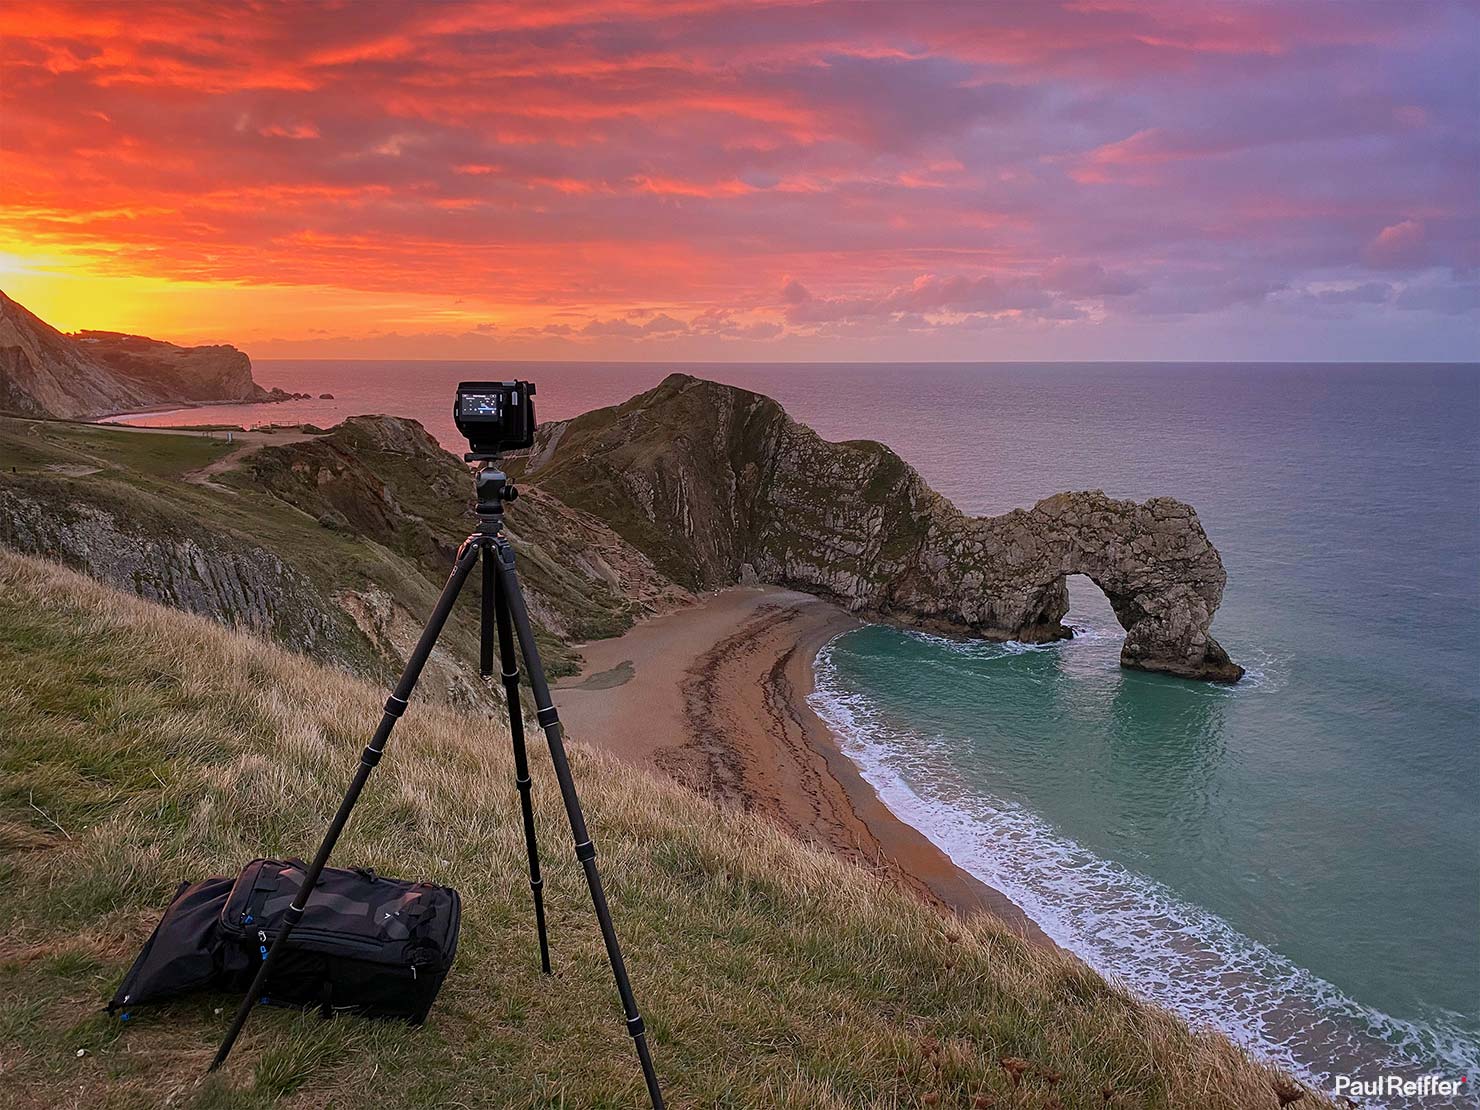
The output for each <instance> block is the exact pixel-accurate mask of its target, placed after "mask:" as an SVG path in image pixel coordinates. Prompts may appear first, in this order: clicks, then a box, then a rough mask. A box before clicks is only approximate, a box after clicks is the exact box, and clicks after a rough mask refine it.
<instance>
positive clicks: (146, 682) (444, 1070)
mask: <svg viewBox="0 0 1480 1110" xmlns="http://www.w3.org/2000/svg"><path fill="white" fill-rule="evenodd" d="M382 700H383V692H381V691H379V690H376V689H373V688H372V687H370V686H367V685H364V684H362V683H361V682H359V681H357V680H355V679H353V678H350V677H348V676H347V675H344V674H341V673H339V672H336V671H331V670H327V669H324V668H320V667H318V666H316V665H314V664H312V663H310V662H308V661H306V660H304V659H302V658H299V657H295V656H292V655H289V654H287V653H284V652H282V651H280V650H278V649H276V648H274V647H271V646H269V645H267V644H265V643H264V642H262V641H260V640H256V639H253V638H250V637H248V636H245V635H241V634H234V633H230V632H226V631H223V630H222V629H221V628H219V627H218V626H216V625H215V624H212V623H210V622H208V621H206V620H203V619H197V618H192V617H187V616H182V615H180V614H177V613H174V612H171V611H168V610H165V609H162V608H159V607H156V606H153V605H150V604H148V603H145V602H141V601H138V600H136V599H135V598H133V597H131V596H126V595H123V594H120V593H117V592H114V591H112V590H109V589H107V588H105V587H102V586H99V585H97V584H95V583H93V582H92V581H90V580H88V579H85V578H82V577H79V576H77V575H74V574H71V573H70V572H67V571H64V570H60V569H58V568H56V567H54V566H52V565H50V564H46V563H42V562H39V561H37V560H32V559H27V558H23V557H19V556H15V555H11V554H8V553H4V552H0V784H3V785H0V820H3V822H4V824H3V825H0V836H3V841H0V843H3V845H4V847H5V856H4V862H3V865H0V867H3V870H0V886H3V888H4V890H5V891H6V896H5V897H4V898H3V899H0V998H3V999H4V1000H5V1004H4V1005H3V1006H0V1103H3V1104H6V1105H12V1104H13V1105H19V1106H38V1107H39V1106H45V1107H65V1106H84V1105H85V1106H87V1107H89V1108H96V1107H113V1106H120V1107H122V1106H158V1105H164V1104H166V1103H168V1104H170V1105H175V1106H202V1107H205V1106H210V1107H226V1106H244V1107H245V1106H268V1105H287V1106H331V1105H332V1106H366V1105H375V1106H377V1107H402V1106H406V1107H413V1106H418V1107H431V1106H529V1107H534V1106H542V1107H618V1106H627V1107H630V1106H639V1105H642V1103H643V1094H642V1087H641V1082H640V1079H639V1076H638V1073H637V1068H636V1063H635V1060H634V1059H633V1057H632V1053H631V1042H630V1041H629V1040H628V1038H627V1035H626V1033H625V1030H624V1029H623V1026H622V1023H621V1020H620V1010H619V1008H618V1006H617V1003H616V999H615V992H614V990H613V988H612V984H611V980H610V977H609V973H608V970H607V967H606V964H605V961H604V958H603V954H602V949H601V944H600V937H599V935H598V933H597V930H596V926H595V920H594V918H593V916H592V914H591V911H590V906H589V903H588V901H587V897H586V891H585V887H584V885H583V883H582V880H581V877H580V872H579V870H578V868H577V867H576V866H575V864H574V861H573V859H572V854H571V850H570V839H569V833H568V829H567V828H566V827H565V824H564V815H563V811H562V810H561V809H560V808H559V799H558V795H557V793H556V791H555V788H554V783H553V776H552V775H551V774H550V773H549V766H548V761H547V760H545V759H543V758H540V759H537V760H536V765H535V771H534V773H535V779H536V795H537V802H538V821H539V826H540V832H541V836H542V846H543V848H544V857H545V860H546V861H547V879H546V884H547V885H546V889H547V897H548V899H549V904H550V914H551V927H552V942H553V957H554V961H555V968H556V974H555V977H554V979H553V980H547V979H544V978H542V977H541V976H540V975H539V974H538V964H537V959H536V956H535V949H534V936H533V928H532V924H531V913H530V909H529V902H528V898H529V896H528V887H527V881H526V879H527V876H526V873H525V869H524V868H525V865H524V858H523V851H524V849H523V842H522V838H521V834H520V829H519V821H518V816H517V798H516V794H515V792H514V787H513V774H512V770H511V761H510V758H509V756H508V752H507V740H506V734H505V732H504V729H503V726H502V725H501V724H498V723H490V722H488V721H484V720H478V719H475V718H471V717H467V716H463V715H460V714H457V713H454V712H452V711H449V710H446V709H443V708H439V707H435V706H430V705H414V706H413V708H412V710H411V712H409V713H408V714H407V716H406V718H405V720H404V721H403V722H402V724H401V726H400V727H399V729H398V730H397V732H396V734H395V735H394V736H393V738H392V740H391V744H390V748H389V751H388V756H387V758H386V760H385V762H383V763H382V764H381V766H380V769H379V770H378V771H377V772H376V774H375V775H374V776H373V777H372V779H371V784H370V787H369V789H368V790H367V792H366V795H365V797H364V799H363V800H362V802H361V804H360V806H359V808H358V809H357V810H356V813H355V818H354V820H353V821H352V822H351V824H350V827H349V830H348V832H347V834H346V838H345V840H344V841H343V843H342V846H341V850H340V853H339V855H338V856H337V857H336V860H335V862H336V863H338V864H340V865H347V864H351V863H355V864H369V865H372V866H374V867H376V868H378V869H380V870H382V871H384V872H387V873H390V874H397V875H404V876H414V877H418V878H427V879H432V880H435V881H438V882H443V883H448V884H451V885H455V886H457V887H458V888H459V889H460V890H461V891H462V892H463V896H464V900H465V913H464V926H463V928H464V935H463V945H462V949H461V951H460V953H459V957H458V963H457V966H456V968H455V969H454V971H453V973H452V975H451V977H450V978H449V980H448V983H447V986H446V988H445V989H444V992H443V994H442V997H441V999H440V1000H439V1002H438V1004H437V1006H436V1008H435V1009H434V1010H433V1014H432V1018H431V1020H430V1021H429V1023H428V1024H427V1025H426V1026H425V1027H423V1028H421V1029H407V1028H405V1027H403V1026H399V1025H395V1024H391V1023H383V1022H371V1021H362V1020H357V1019H339V1020H336V1021H333V1022H321V1021H319V1019H318V1018H316V1017H313V1016H303V1015H296V1014H290V1013H287V1012H284V1011H277V1010H264V1011H259V1012H258V1013H257V1014H256V1015H255V1017H254V1020H253V1023H252V1025H251V1026H250V1027H249V1030H248V1033H247V1035H246V1037H245V1038H244V1039H243V1041H242V1042H241V1044H240V1045H239V1046H238V1048H237V1051H236V1054H235V1056H234V1057H233V1060H232V1063H231V1065H230V1066H229V1068H228V1069H227V1071H226V1073H225V1074H224V1075H222V1076H220V1077H217V1078H215V1079H212V1080H211V1081H208V1082H203V1081H202V1080H201V1074H202V1072H203V1071H204V1068H205V1065H206V1062H207V1061H208V1059H209V1057H210V1054H211V1051H212V1049H213V1047H214V1045H215V1043H216V1041H217V1040H218V1038H219V1035H220V1033H221V1031H222V1030H223V1028H224V1025H225V1022H226V1020H227V1016H228V1015H229V1012H230V1008H231V1006H232V1004H233V1001H234V1000H232V999H229V998H224V997H211V998H203V999H197V1000H189V1001H183V1002H180V1003H177V1004H173V1005H170V1006H167V1007H162V1008H158V1009H156V1010H154V1011H152V1012H148V1013H140V1014H138V1015H137V1016H136V1017H135V1018H134V1020H132V1021H131V1022H129V1023H128V1024H127V1025H120V1024H119V1023H118V1022H116V1021H114V1020H111V1019H108V1018H107V1017H105V1016H104V1015H102V1014H101V1013H100V1012H99V1008H100V1007H101V1005H102V1004H103V1002H104V1001H105V1000H106V998H107V996H108V995H109V994H111V992H112V989H113V987H114V986H115V985H116V983H117V981H118V980H119V978H120V977H121V975H122V973H123V971H124V970H125V969H126V967H127V965H128V963H129V961H130V960H131V958H132V956H133V954H134V952H135V951H136V950H137V948H138V946H139V944H140V943H142V941H143V939H144V938H145V936H146V935H147V933H148V931H149V929H150V928H151V927H152V925H153V923H154V921H155V920H156V919H157V916H158V914H159V912H160V909H161V908H162V906H163V905H164V904H165V902H166V901H167V899H168V896H169V894H170V893H171V891H172V890H173V886H174V884H175V883H177V882H178V881H180V880H182V879H186V878H191V879H194V878H201V877H204V876H206V875H208V874H219V873H226V872H231V871H234V870H235V869H236V868H237V867H239V866H240V864H241V863H243V862H244V861H245V860H247V859H249V858H251V857H252V856H254V855H258V854H285V855H304V854H308V853H309V852H310V851H311V850H312V847H313V846H314V845H315V844H316V843H317V840H318V838H319V835H320V833H321V830H322V827H323V823H324V821H325V820H326V818H327V815H328V814H329V813H330V811H331V809H332V807H333V806H334V805H335V804H336V803H337V801H338V799H339V796H340V793H341V791H342V790H343V787H344V784H345V782H346V781H347V778H348V776H349V774H350V772H351V769H352V766H353V763H354V758H355V753H357V752H358V750H359V748H360V746H361V745H362V744H363V742H364V738H365V736H366V735H367V734H368V731H369V730H370V728H371V727H372V726H373V724H374V722H375V720H376V718H377V717H378V707H379V705H380V703H381V701H382ZM573 763H574V768H575V774H576V776H577V781H578V783H579V784H580V786H581V787H582V788H583V790H584V798H585V801H586V803H587V809H588V817H589V819H590V822H591V825H592V829H593V832H594V834H595V839H596V843H597V846H598V849H599V850H600V853H601V854H600V857H599V861H600V864H601V867H602V871H603V874H604V876H605V877H606V880H607V883H608V889H609V892H610V894H611V897H612V902H613V906H614V912H615V916H616V921H617V928H618V930H619V932H620V934H621V936H622V940H623V942H624V945H625V947H626V949H627V954H628V959H629V964H630V966H631V969H632V973H633V980H634V985H635V988H636V991H637V995H638V1000H639V1003H640V1004H641V1006H642V1009H643V1013H644V1016H645V1017H646V1019H647V1024H648V1029H649V1031H650V1036H651V1039H652V1041H653V1045H654V1054H655V1057H656V1060H657V1064H658V1068H659V1071H660V1074H661V1076H662V1079H663V1081H664V1084H665V1087H666V1089H667V1092H668V1094H669V1098H670V1103H671V1105H673V1106H675V1107H680V1106H702V1107H750V1106H757V1107H760V1106H788V1107H790V1106H794V1107H841V1106H869V1107H914V1106H942V1107H971V1106H990V1107H1003V1108H1007V1107H1045V1108H1047V1107H1056V1106H1063V1107H1085V1108H1087V1107H1095V1108H1103V1107H1105V1106H1107V1105H1108V1106H1112V1107H1140V1106H1149V1107H1162V1106H1175V1107H1198V1108H1210V1110H1216V1108H1220V1107H1274V1106H1276V1105H1277V1100H1276V1096H1275V1094H1274V1083H1275V1082H1276V1081H1277V1079H1278V1077H1277V1075H1276V1073H1274V1072H1272V1071H1271V1070H1269V1069H1266V1068H1263V1067H1259V1066H1256V1065H1254V1064H1252V1063H1250V1062H1249V1061H1248V1060H1247V1059H1246V1058H1245V1057H1244V1056H1243V1055H1242V1054H1241V1053H1240V1052H1239V1051H1238V1050H1237V1049H1235V1048H1234V1047H1233V1046H1232V1045H1231V1044H1230V1043H1229V1042H1227V1041H1226V1040H1224V1039H1222V1038H1220V1037H1217V1036H1214V1035H1210V1034H1194V1033H1191V1032H1189V1031H1188V1030H1187V1028H1186V1027H1185V1026H1184V1025H1182V1024H1181V1023H1180V1022H1179V1021H1177V1020H1176V1019H1174V1018H1172V1017H1171V1016H1169V1015H1167V1014H1165V1013H1163V1012H1161V1011H1159V1010H1156V1009H1155V1008H1153V1007H1150V1006H1147V1005H1145V1004H1143V1003H1141V1002H1138V1001H1136V1000H1135V999H1133V998H1131V997H1130V996H1129V995H1127V994H1126V993H1124V992H1123V991H1121V990H1119V989H1117V988H1114V987H1112V986H1110V985H1108V984H1106V983H1105V982H1104V981H1103V980H1102V979H1100V978H1099V977H1098V976H1097V975H1095V974H1093V973H1092V972H1090V971H1088V970H1086V969H1085V968H1084V967H1082V966H1080V965H1078V964H1077V963H1075V962H1073V961H1071V960H1068V959H1065V958H1062V957H1059V956H1057V955H1054V954H1051V953H1045V952H1043V951H1041V950H1037V949H1033V948H1030V947H1028V946H1027V945H1025V944H1024V943H1022V942H1021V941H1019V940H1018V939H1017V938H1015V937H1013V936H1012V935H1010V934H1009V933H1007V932H1006V931H1004V930H1002V929H999V928H997V927H995V926H994V925H993V924H992V923H991V922H990V921H987V920H978V921H975V922H972V923H970V924H962V923H960V922H957V921H954V920H948V919H945V918H942V917H940V916H939V915H937V914H936V913H935V912H933V911H931V910H929V909H927V908H925V907H923V906H921V905H919V904H918V903H916V902H915V901H913V900H911V899H910V898H908V897H907V896H905V895H903V894H901V893H899V892H897V891H895V890H894V889H892V888H888V887H885V886H882V885H880V883H879V882H878V881H876V880H875V879H873V878H871V877H870V876H868V875H867V874H865V873H863V872H861V871H858V870H856V869H853V868H851V867H849V866H848V865H846V864H843V863H841V862H839V861H838V860H836V859H834V858H832V857H830V856H827V855H824V854H822V853H820V852H817V851H814V850H810V849H808V848H805V847H802V846H800V845H798V844H796V843H794V842H792V841H790V840H788V839H787V838H785V837H784V836H783V835H782V834H780V833H778V832H776V831H774V830H772V829H771V828H769V827H766V826H763V825H760V824H758V823H756V822H754V821H750V820H747V819H745V818H744V817H742V816H738V815H735V814H731V813H726V812H721V811H719V810H717V809H716V808H715V807H713V806H712V805H710V804H709V803H707V802H706V801H704V800H703V799H701V798H699V797H698V796H696V795H693V794H691V793H688V792H686V791H684V790H683V789H681V788H679V787H677V786H674V785H672V784H669V783H666V782H663V781H659V780H657V779H655V778H652V777H650V776H648V775H645V774H642V773H639V772H636V771H634V770H632V769H629V768H626V767H623V766H621V765H619V764H617V763H615V762H613V761H611V760H609V759H607V758H605V757H603V756H601V755H600V754H598V753H594V752H591V751H587V750H582V749H576V750H575V751H574V752H573ZM222 1010H225V1012H224V1013H223V1012H221V1011H222ZM79 1049H80V1050H83V1052H84V1055H82V1056H79V1055H78V1051H79ZM1317 1104H1322V1105H1323V1103H1320V1102H1319V1100H1318V1099H1317V1098H1316V1096H1315V1095H1313V1094H1308V1095H1306V1096H1305V1099H1304V1100H1303V1101H1302V1102H1301V1104H1300V1105H1302V1106H1305V1105H1317Z"/></svg>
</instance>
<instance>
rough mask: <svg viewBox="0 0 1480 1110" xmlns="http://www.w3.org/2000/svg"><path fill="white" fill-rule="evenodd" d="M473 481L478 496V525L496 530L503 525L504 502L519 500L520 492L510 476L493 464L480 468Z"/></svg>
mask: <svg viewBox="0 0 1480 1110" xmlns="http://www.w3.org/2000/svg"><path fill="white" fill-rule="evenodd" d="M473 481H474V491H475V493H476V495H477V513H478V523H479V524H480V525H481V526H482V527H483V528H490V527H491V528H493V529H495V530H496V529H497V528H498V527H499V526H501V525H502V524H503V520H504V502H505V501H513V500H515V499H517V498H518V496H519V491H518V489H516V488H515V487H514V483H513V482H512V481H510V480H509V476H508V475H507V474H505V473H504V472H503V471H502V470H500V469H499V468H498V467H497V466H496V465H493V464H492V463H490V464H489V465H487V466H483V467H479V469H478V473H477V475H476V477H475V478H474V480H473ZM480 530H481V529H480Z"/></svg>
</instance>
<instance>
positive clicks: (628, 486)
mask: <svg viewBox="0 0 1480 1110" xmlns="http://www.w3.org/2000/svg"><path fill="white" fill-rule="evenodd" d="M523 473H524V475H525V476H526V477H527V479H528V480H529V481H530V482H532V483H534V484H535V485H536V486H537V487H538V488H540V489H541V490H543V491H545V492H547V493H549V494H552V495H554V496H555V497H556V498H559V499H560V500H562V501H564V502H565V503H566V504H569V505H572V506H574V507H576V508H579V509H582V510H584V511H586V512H588V513H590V514H592V515H593V516H596V517H598V518H600V519H602V520H604V521H606V522H607V523H608V524H609V525H610V526H611V527H612V528H613V529H614V530H615V531H616V532H617V533H618V534H619V535H621V536H622V537H623V538H624V539H626V540H627V541H628V542H629V543H631V544H632V546H634V547H636V548H637V549H639V550H640V551H642V552H644V553H646V554H647V555H648V557H649V558H651V560H652V561H653V563H654V564H655V565H656V566H657V568H658V569H659V570H661V571H662V572H663V573H665V574H667V575H668V576H669V577H670V578H672V579H673V580H674V581H676V582H678V583H680V584H682V585H684V586H686V587H688V588H690V589H710V588H715V587H719V586H724V585H729V584H732V583H735V582H738V581H742V580H747V579H756V580H760V581H766V582H774V583H777V584H781V585H787V586H792V587H795V588H799V589H804V590H808V591H811V592H813V593H817V594H821V595H823V596H826V597H830V598H833V599H835V600H837V601H839V602H840V603H841V604H843V605H845V606H846V607H848V608H850V609H853V610H855V611H860V612H864V613H872V614H877V615H879V616H882V617H885V618H887V619H892V620H897V621H901V622H905V623H918V624H924V625H928V626H932V627H937V628H945V629H957V630H960V631H962V632H968V633H972V634H976V635H980V636H984V637H988V638H992V639H1018V640H1026V641H1032V642H1042V641H1047V640H1052V639H1057V638H1062V637H1067V636H1069V635H1071V632H1070V630H1069V629H1068V628H1067V627H1065V626H1064V624H1063V623H1062V619H1063V617H1064V615H1065V613H1066V612H1067V611H1068V593H1067V589H1066V586H1065V576H1066V575H1069V574H1084V575H1086V576H1088V577H1089V578H1091V579H1092V580H1093V581H1095V582H1096V583H1097V584H1098V585H1099V586H1100V588H1101V589H1102V590H1103V591H1104V592H1105V594H1106V596H1107V597H1108V598H1109V599H1110V603H1111V605H1112V606H1113V607H1114V609H1115V613H1116V616H1117V617H1118V619H1119V620H1120V623H1121V625H1122V626H1123V627H1124V628H1125V629H1126V640H1125V646H1124V648H1123V649H1122V651H1121V663H1122V664H1123V665H1124V666H1127V667H1138V668H1141V669H1144V670H1151V671H1163V672H1166V673H1169V674H1175V675H1181V676H1184V677H1187V678H1198V679H1210V680H1214V681H1228V682H1231V681H1236V680H1237V679H1238V678H1239V677H1240V676H1241V675H1242V673H1243V670H1242V668H1241V667H1239V666H1237V665H1236V664H1234V663H1233V662H1232V661H1231V660H1230V659H1229V658H1228V655H1227V653H1226V652H1224V650H1223V649H1222V648H1221V647H1220V646H1219V645H1218V643H1217V641H1216V640H1214V639H1213V637H1212V636H1211V635H1210V633H1209V626H1210V625H1211V623H1212V619H1213V614H1214V613H1215V612H1216V610H1217V608H1218V603H1219V601H1220V600H1221V598H1222V595H1223V585H1224V581H1225V577H1226V576H1225V573H1224V570H1223V564H1222V560H1221V559H1220V558H1219V556H1218V552H1217V550H1216V549H1215V548H1214V547H1213V545H1212V544H1211V543H1210V542H1209V541H1208V538H1207V536H1206V534H1205V533H1204V532H1203V529H1202V525H1201V523H1200V522H1199V521H1198V519H1197V514H1196V512H1195V511H1193V509H1192V507H1191V506H1189V505H1186V504H1183V503H1182V502H1180V501H1176V500H1173V499H1171V498H1153V499H1151V500H1149V501H1147V502H1145V503H1143V504H1137V503H1135V502H1131V501H1118V500H1115V499H1112V498H1110V497H1107V496H1106V495H1105V494H1104V493H1102V492H1100V491H1098V490H1096V491H1090V492H1083V493H1064V494H1059V495H1057V496H1055V497H1050V498H1048V499H1046V500H1044V501H1040V502H1039V503H1038V504H1037V505H1035V506H1033V508H1031V509H1017V510H1014V511H1013V512H1010V513H1006V514H1004V515H1002V516H997V517H969V516H967V515H966V514H964V513H962V512H961V511H960V510H958V509H957V508H956V507H955V506H954V505H952V504H951V503H950V502H949V501H947V500H946V499H945V498H944V497H942V496H940V495H939V494H937V493H936V492H935V491H933V490H932V489H930V487H929V486H927V485H926V484H925V482H924V480H923V479H921V478H920V476H919V475H918V474H917V473H916V472H915V471H914V470H913V469H912V468H911V467H909V466H908V465H907V464H905V463H904V462H903V461H902V460H901V459H900V458H899V457H898V456H897V455H895V454H894V453H893V452H892V451H890V450H889V449H888V448H886V447H883V446H882V445H880V444H877V443H870V442H863V441H859V442H850V443H829V442H827V441H825V440H823V439H822V438H821V437H820V436H818V435H817V434H816V433H815V432H813V431H812V430H811V429H809V428H806V427H804V426H803V425H800V424H798V423H797V422H796V421H794V420H792V419H791V418H790V417H788V416H787V415H786V413H785V412H784V411H783V410H782V408H781V406H780V405H778V404H777V403H776V402H775V401H772V400H770V399H769V398H766V397H762V396H760V395H758V394H755V393H750V392H747V391H745V390H741V389H735V388H732V387H729V386H723V385H719V384H717V383H714V382H707V381H701V380H699V379H696V378H692V377H689V376H687V375H681V374H675V375H672V376H670V377H669V378H667V379H666V380H665V381H664V382H663V383H662V384H661V385H659V386H658V387H657V388H655V389H653V390H650V391H649V392H647V393H644V394H642V395H640V396H638V397H634V398H633V399H632V400H630V401H627V402H625V403H624V404H621V405H617V406H615V407H613V408H608V409H600V410H597V411H595V412H591V413H586V414H584V415H582V416H580V417H577V418H575V419H573V420H569V421H562V422H557V423H554V424H546V425H543V426H542V427H541V429H540V433H539V437H538V439H537V442H536V444H535V447H534V449H533V450H532V451H531V453H530V458H529V461H528V463H527V464H526V465H525V467H524V471H523Z"/></svg>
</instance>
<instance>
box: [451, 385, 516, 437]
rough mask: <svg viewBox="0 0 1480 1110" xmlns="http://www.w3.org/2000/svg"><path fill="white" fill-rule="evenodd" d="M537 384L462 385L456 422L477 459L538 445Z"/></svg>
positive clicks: (455, 403) (455, 406)
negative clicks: (535, 400)
mask: <svg viewBox="0 0 1480 1110" xmlns="http://www.w3.org/2000/svg"><path fill="white" fill-rule="evenodd" d="M533 397H534V383H533V382H521V381H513V382H459V383H458V385H457V397H456V399H455V400H454V401H453V402H452V420H453V422H454V423H455V424H456V425H457V430H458V431H460V432H461V433H462V434H463V435H465V436H467V438H468V443H469V445H470V446H471V447H472V449H473V451H472V453H473V454H474V455H497V454H500V453H501V452H504V451H515V450H518V449H520V448H523V447H529V446H530V445H531V444H533V443H534V400H533Z"/></svg>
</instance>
